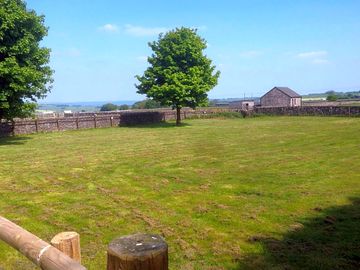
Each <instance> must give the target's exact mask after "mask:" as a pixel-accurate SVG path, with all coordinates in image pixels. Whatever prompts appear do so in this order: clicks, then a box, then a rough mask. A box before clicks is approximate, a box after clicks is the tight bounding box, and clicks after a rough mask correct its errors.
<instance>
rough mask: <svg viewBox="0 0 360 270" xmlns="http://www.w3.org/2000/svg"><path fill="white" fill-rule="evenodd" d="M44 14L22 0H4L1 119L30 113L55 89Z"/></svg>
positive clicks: (0, 1)
mask: <svg viewBox="0 0 360 270" xmlns="http://www.w3.org/2000/svg"><path fill="white" fill-rule="evenodd" d="M47 32H48V29H47V28H46V27H45V26H44V16H38V15H37V14H36V12H35V11H33V10H28V9H27V8H26V3H25V2H24V1H22V0H0V120H1V119H12V118H14V117H25V116H28V115H30V114H31V113H32V112H33V111H34V110H35V107H36V104H35V102H36V101H37V99H40V98H43V97H45V95H46V93H47V92H48V91H50V89H51V82H52V78H51V75H52V70H51V69H50V67H49V66H48V63H49V58H50V50H49V49H48V48H44V47H41V46H40V41H41V40H42V39H43V38H44V37H45V36H46V35H47Z"/></svg>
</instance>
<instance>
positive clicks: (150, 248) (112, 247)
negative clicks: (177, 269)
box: [107, 234, 168, 270]
mask: <svg viewBox="0 0 360 270" xmlns="http://www.w3.org/2000/svg"><path fill="white" fill-rule="evenodd" d="M119 269H121V270H168V246H167V244H166V242H165V241H164V240H163V239H162V237H161V236H159V235H151V234H135V235H129V236H124V237H120V238H117V239H115V240H113V241H112V242H111V243H110V244H109V247H108V260H107V270H119Z"/></svg>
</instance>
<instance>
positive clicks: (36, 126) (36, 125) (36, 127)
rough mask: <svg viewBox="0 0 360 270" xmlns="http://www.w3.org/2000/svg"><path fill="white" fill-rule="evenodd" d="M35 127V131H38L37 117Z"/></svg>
mask: <svg viewBox="0 0 360 270" xmlns="http://www.w3.org/2000/svg"><path fill="white" fill-rule="evenodd" d="M35 129H36V133H38V132H39V123H38V120H37V119H36V120H35Z"/></svg>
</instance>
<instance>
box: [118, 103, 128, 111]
mask: <svg viewBox="0 0 360 270" xmlns="http://www.w3.org/2000/svg"><path fill="white" fill-rule="evenodd" d="M128 109H129V105H126V104H123V105H120V106H119V110H128Z"/></svg>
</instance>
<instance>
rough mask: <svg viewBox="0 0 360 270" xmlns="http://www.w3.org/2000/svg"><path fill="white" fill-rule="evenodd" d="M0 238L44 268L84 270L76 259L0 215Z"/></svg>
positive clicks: (48, 269)
mask: <svg viewBox="0 0 360 270" xmlns="http://www.w3.org/2000/svg"><path fill="white" fill-rule="evenodd" d="M0 240H3V241H4V242H5V243H7V244H8V245H10V246H12V247H13V248H15V249H17V250H18V251H20V252H21V253H22V254H23V255H25V256H26V257H27V258H28V259H29V260H31V261H32V262H33V263H35V264H36V265H38V266H39V267H40V268H41V269H44V270H86V268H85V267H84V266H82V265H81V264H80V263H78V262H77V261H75V260H73V259H71V258H70V257H68V256H67V255H65V254H64V253H62V252H61V251H60V250H58V249H56V248H55V247H53V246H51V245H50V244H48V243H46V242H45V241H43V240H41V239H40V238H38V237H37V236H35V235H33V234H32V233H30V232H28V231H26V230H24V229H23V228H21V227H19V226H18V225H16V224H14V223H12V222H11V221H9V220H7V219H6V218H3V217H1V216H0Z"/></svg>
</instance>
